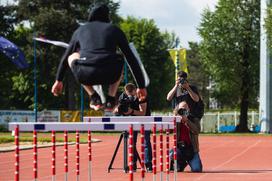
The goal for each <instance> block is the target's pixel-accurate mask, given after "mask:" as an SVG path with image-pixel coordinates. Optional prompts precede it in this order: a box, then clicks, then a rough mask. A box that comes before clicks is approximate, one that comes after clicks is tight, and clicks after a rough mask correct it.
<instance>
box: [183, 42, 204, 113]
mask: <svg viewBox="0 0 272 181" xmlns="http://www.w3.org/2000/svg"><path fill="white" fill-rule="evenodd" d="M189 48H190V49H189V50H187V53H186V54H187V64H188V71H189V76H188V77H189V81H190V83H192V84H193V85H195V86H197V88H198V90H199V92H200V94H201V96H202V98H203V100H204V103H205V106H206V107H207V108H208V107H209V92H208V90H207V86H208V85H209V75H208V73H207V72H206V71H205V69H204V67H203V65H202V62H201V59H200V55H199V44H198V43H196V42H189Z"/></svg>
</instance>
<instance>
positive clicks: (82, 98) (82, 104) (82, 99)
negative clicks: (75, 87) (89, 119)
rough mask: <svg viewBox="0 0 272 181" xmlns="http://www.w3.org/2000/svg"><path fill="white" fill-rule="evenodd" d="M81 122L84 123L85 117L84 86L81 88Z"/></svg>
mask: <svg viewBox="0 0 272 181" xmlns="http://www.w3.org/2000/svg"><path fill="white" fill-rule="evenodd" d="M80 115H81V116H80V121H81V122H83V116H84V91H83V86H82V85H81V86H80Z"/></svg>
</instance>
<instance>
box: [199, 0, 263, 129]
mask: <svg viewBox="0 0 272 181" xmlns="http://www.w3.org/2000/svg"><path fill="white" fill-rule="evenodd" d="M199 33H200V36H201V37H202V39H203V41H202V42H201V45H200V56H201V59H202V61H203V65H204V67H205V69H206V70H207V72H209V74H210V76H211V78H212V79H213V80H214V81H215V83H216V90H215V95H216V96H217V98H218V99H219V100H221V103H222V104H223V105H224V104H225V103H226V104H227V105H230V106H235V105H236V104H237V103H238V102H239V103H240V123H239V125H238V126H237V131H241V132H246V131H248V121H247V112H248V108H249V106H256V105H257V94H258V86H259V85H258V82H259V76H258V75H259V45H260V41H259V37H260V1H257V0H241V1H236V0H220V1H219V2H218V6H217V7H216V10H215V11H214V12H211V11H210V10H208V9H206V10H205V11H204V13H203V16H202V21H201V24H200V26H199ZM230 98H231V99H230ZM226 104H225V105H226Z"/></svg>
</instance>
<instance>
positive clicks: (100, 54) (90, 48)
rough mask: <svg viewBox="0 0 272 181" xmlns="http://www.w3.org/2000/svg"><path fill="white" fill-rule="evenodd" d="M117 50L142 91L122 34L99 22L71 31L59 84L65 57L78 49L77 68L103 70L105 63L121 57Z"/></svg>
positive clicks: (65, 64)
mask: <svg viewBox="0 0 272 181" xmlns="http://www.w3.org/2000/svg"><path fill="white" fill-rule="evenodd" d="M117 47H119V48H120V49H121V51H122V52H123V54H124V55H125V57H126V59H127V61H128V64H129V66H130V67H131V70H132V72H133V74H134V76H135V79H136V82H137V84H138V87H139V88H144V87H145V81H144V76H143V73H142V71H141V69H140V66H139V64H138V63H137V60H136V57H135V56H134V54H133V53H132V51H131V49H130V48H129V45H128V41H127V38H126V36H125V34H124V33H123V31H122V30H121V29H119V28H118V27H117V26H115V25H112V24H111V23H107V22H102V21H92V22H88V23H86V24H85V25H82V26H80V27H79V28H78V29H77V30H76V31H75V32H74V34H73V36H72V38H71V40H70V43H69V47H68V48H67V49H66V52H65V53H64V55H63V57H62V59H61V62H60V64H59V67H58V71H57V76H56V79H57V80H59V81H62V80H63V78H64V74H65V71H66V69H67V68H68V56H69V55H71V54H72V53H73V52H76V51H78V50H79V52H80V57H81V58H80V60H77V63H78V64H79V65H83V66H84V65H85V66H93V67H96V66H99V67H103V65H105V64H107V63H108V62H111V63H112V61H117V60H118V59H120V58H121V57H120V55H119V54H117V53H116V50H117ZM105 76H107V75H105ZM101 84H103V83H101Z"/></svg>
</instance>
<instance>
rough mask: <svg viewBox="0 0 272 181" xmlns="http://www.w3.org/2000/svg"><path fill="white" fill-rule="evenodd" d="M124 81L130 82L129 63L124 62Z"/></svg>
mask: <svg viewBox="0 0 272 181" xmlns="http://www.w3.org/2000/svg"><path fill="white" fill-rule="evenodd" d="M124 83H125V84H127V83H128V71H127V63H126V62H125V64H124Z"/></svg>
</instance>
